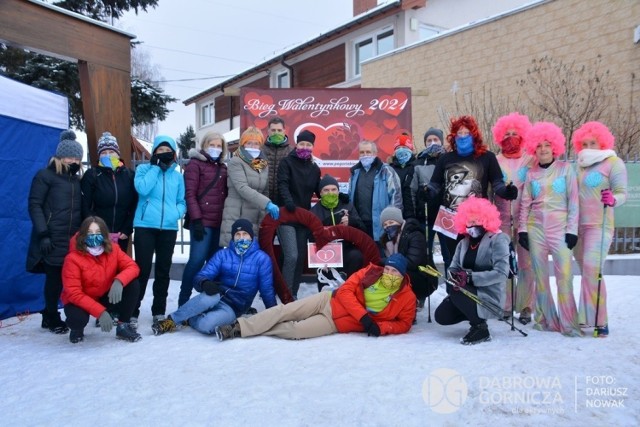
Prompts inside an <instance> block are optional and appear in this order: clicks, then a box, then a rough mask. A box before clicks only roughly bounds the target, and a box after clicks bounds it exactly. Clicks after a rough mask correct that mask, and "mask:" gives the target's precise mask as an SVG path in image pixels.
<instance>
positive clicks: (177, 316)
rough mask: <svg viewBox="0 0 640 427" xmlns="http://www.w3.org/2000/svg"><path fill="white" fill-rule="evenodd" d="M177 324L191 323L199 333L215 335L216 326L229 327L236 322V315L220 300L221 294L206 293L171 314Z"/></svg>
mask: <svg viewBox="0 0 640 427" xmlns="http://www.w3.org/2000/svg"><path fill="white" fill-rule="evenodd" d="M171 318H172V319H173V321H174V322H175V323H182V322H184V321H187V322H189V326H191V327H192V328H193V329H195V330H196V331H198V332H201V333H203V334H207V335H211V334H215V331H216V326H222V325H229V324H231V323H233V322H235V320H236V313H235V312H234V311H233V308H231V307H230V306H229V305H227V304H226V303H225V302H223V301H221V300H220V294H215V295H207V294H205V293H204V292H202V293H201V294H198V295H196V296H195V297H193V298H191V299H190V300H189V301H187V302H185V303H184V305H182V306H180V308H178V310H176V311H175V312H174V313H172V314H171Z"/></svg>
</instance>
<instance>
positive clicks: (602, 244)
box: [593, 205, 607, 338]
mask: <svg viewBox="0 0 640 427" xmlns="http://www.w3.org/2000/svg"><path fill="white" fill-rule="evenodd" d="M606 215H607V205H604V208H603V209H602V236H601V238H600V266H599V268H598V293H597V296H596V321H595V322H594V328H593V337H594V338H598V314H599V313H598V312H599V311H600V289H601V286H602V264H603V261H604V229H605V221H606Z"/></svg>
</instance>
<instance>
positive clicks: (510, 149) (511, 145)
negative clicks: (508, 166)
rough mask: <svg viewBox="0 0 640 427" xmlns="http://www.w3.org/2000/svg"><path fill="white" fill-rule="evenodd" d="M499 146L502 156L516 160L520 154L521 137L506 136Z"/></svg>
mask: <svg viewBox="0 0 640 427" xmlns="http://www.w3.org/2000/svg"><path fill="white" fill-rule="evenodd" d="M500 146H501V147H502V154H503V155H504V156H505V157H506V158H509V159H511V158H518V157H520V153H521V150H520V147H521V146H522V137H521V136H520V135H513V136H507V137H505V138H504V139H503V140H502V141H501V142H500Z"/></svg>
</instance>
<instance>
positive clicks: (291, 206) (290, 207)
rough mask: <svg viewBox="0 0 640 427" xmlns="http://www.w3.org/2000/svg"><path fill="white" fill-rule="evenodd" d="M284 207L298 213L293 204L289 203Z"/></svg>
mask: <svg viewBox="0 0 640 427" xmlns="http://www.w3.org/2000/svg"><path fill="white" fill-rule="evenodd" d="M284 207H285V208H287V210H288V211H289V212H291V213H293V212H295V211H296V205H295V204H294V203H293V202H287V203H285V204H284Z"/></svg>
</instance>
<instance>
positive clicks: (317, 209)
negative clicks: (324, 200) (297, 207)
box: [311, 201, 367, 233]
mask: <svg viewBox="0 0 640 427" xmlns="http://www.w3.org/2000/svg"><path fill="white" fill-rule="evenodd" d="M345 210H346V211H347V212H349V226H351V227H355V228H357V229H359V230H361V231H364V232H365V233H366V232H367V227H366V226H365V225H364V222H362V220H361V219H360V215H358V211H356V208H354V207H353V205H352V204H351V203H344V202H341V201H339V202H338V206H336V207H335V208H333V219H332V218H331V210H330V209H327V208H325V207H324V206H322V204H321V203H320V202H319V201H318V203H316V204H315V205H313V207H312V208H311V213H312V214H314V215H315V216H317V217H318V218H320V221H322V225H326V226H331V225H340V221H342V217H343V216H344V211H345ZM334 221H335V222H334Z"/></svg>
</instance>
